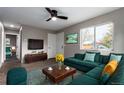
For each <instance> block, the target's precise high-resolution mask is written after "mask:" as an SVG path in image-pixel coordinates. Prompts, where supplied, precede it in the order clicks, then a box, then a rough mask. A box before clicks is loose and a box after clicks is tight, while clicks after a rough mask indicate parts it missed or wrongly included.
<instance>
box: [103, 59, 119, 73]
mask: <svg viewBox="0 0 124 93" xmlns="http://www.w3.org/2000/svg"><path fill="white" fill-rule="evenodd" d="M117 66H118V62H117V61H116V60H112V61H110V62H109V63H108V64H107V65H106V66H105V67H104V70H103V72H102V75H104V74H105V73H108V74H109V75H112V74H113V73H114V71H115V70H116V68H117Z"/></svg>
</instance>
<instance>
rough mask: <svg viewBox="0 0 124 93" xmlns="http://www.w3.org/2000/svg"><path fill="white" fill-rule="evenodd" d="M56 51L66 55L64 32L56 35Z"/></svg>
mask: <svg viewBox="0 0 124 93" xmlns="http://www.w3.org/2000/svg"><path fill="white" fill-rule="evenodd" d="M56 53H61V54H63V55H64V32H61V33H58V34H57V35H56Z"/></svg>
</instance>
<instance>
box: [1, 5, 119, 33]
mask: <svg viewBox="0 0 124 93" xmlns="http://www.w3.org/2000/svg"><path fill="white" fill-rule="evenodd" d="M51 9H56V10H57V11H58V15H64V16H68V17H69V19H68V20H61V19H57V21H49V22H46V21H45V20H46V19H48V18H49V16H50V15H49V13H48V12H47V11H46V10H45V8H43V7H0V20H2V21H3V22H4V23H11V24H21V25H27V26H32V27H36V28H40V29H46V30H50V31H59V30H61V29H64V28H66V27H69V26H71V25H74V24H77V23H80V22H82V21H85V20H88V19H90V18H93V17H96V16H100V15H103V14H106V13H109V12H111V11H114V10H117V9H119V7H118V8H117V7H51Z"/></svg>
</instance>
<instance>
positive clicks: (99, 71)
mask: <svg viewBox="0 0 124 93" xmlns="http://www.w3.org/2000/svg"><path fill="white" fill-rule="evenodd" d="M104 66H105V65H99V66H98V67H95V68H94V69H92V70H90V71H89V72H87V73H86V75H88V76H90V77H92V78H95V79H100V76H101V74H102V71H103V68H104Z"/></svg>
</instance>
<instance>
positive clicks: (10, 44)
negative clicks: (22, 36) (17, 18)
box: [5, 34, 17, 60]
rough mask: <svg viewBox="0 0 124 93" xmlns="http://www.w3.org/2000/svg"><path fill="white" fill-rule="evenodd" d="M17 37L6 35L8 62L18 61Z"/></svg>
mask: <svg viewBox="0 0 124 93" xmlns="http://www.w3.org/2000/svg"><path fill="white" fill-rule="evenodd" d="M16 41H17V35H11V34H6V42H5V43H6V44H5V45H6V47H5V48H6V49H5V50H6V60H16V59H17V55H16V54H17V53H16V50H17V42H16Z"/></svg>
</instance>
